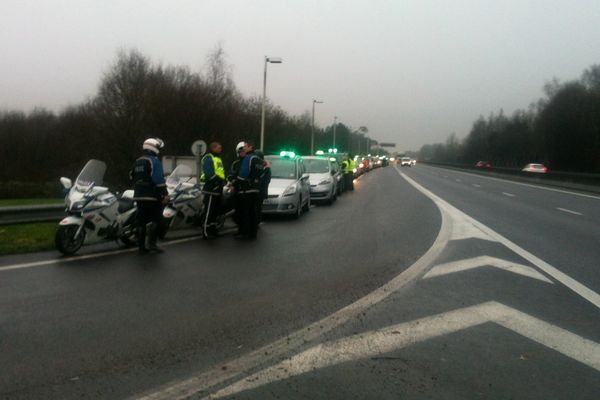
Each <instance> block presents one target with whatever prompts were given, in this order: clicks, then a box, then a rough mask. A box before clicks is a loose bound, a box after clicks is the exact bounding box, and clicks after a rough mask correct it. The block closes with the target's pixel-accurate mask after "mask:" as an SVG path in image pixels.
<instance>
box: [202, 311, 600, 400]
mask: <svg viewBox="0 0 600 400" xmlns="http://www.w3.org/2000/svg"><path fill="white" fill-rule="evenodd" d="M488 322H493V323H496V324H498V325H501V326H503V327H504V328H506V329H510V330H511V331H513V332H515V333H517V334H519V335H521V336H524V337H526V338H528V339H531V340H533V341H535V342H537V343H539V344H541V345H543V346H546V347H548V348H551V349H553V350H555V351H557V352H559V353H561V354H563V355H565V356H567V357H569V358H572V359H574V360H576V361H578V362H580V363H582V364H585V365H587V366H589V367H591V368H594V369H595V370H597V371H600V344H598V343H596V342H594V341H592V340H589V339H586V338H584V337H581V336H579V335H576V334H574V333H572V332H569V331H567V330H565V329H562V328H560V327H558V326H556V325H552V324H549V323H547V322H545V321H542V320H540V319H537V318H535V317H533V316H531V315H528V314H525V313H523V312H521V311H518V310H515V309H513V308H511V307H508V306H505V305H504V304H501V303H497V302H494V301H491V302H487V303H482V304H479V305H476V306H471V307H466V308H462V309H459V310H454V311H449V312H446V313H443V314H437V315H432V316H429V317H425V318H421V319H418V320H414V321H410V322H405V323H401V324H397V325H392V326H388V327H386V328H383V329H378V330H373V331H369V332H364V333H359V334H356V335H353V336H349V337H346V338H343V339H339V340H336V341H332V342H327V343H322V344H319V345H317V346H315V347H312V348H309V349H308V350H306V351H303V352H302V353H299V354H296V355H295V356H293V357H291V358H289V359H287V360H284V361H282V362H280V363H278V364H275V365H273V366H270V367H268V368H265V369H263V370H262V371H259V372H256V373H254V374H252V375H250V376H247V377H245V378H243V379H240V380H238V381H237V382H234V383H233V384H231V385H229V386H227V387H225V388H223V389H221V390H219V391H218V392H216V393H215V394H213V395H209V396H207V397H205V398H210V399H218V398H222V397H226V396H232V395H235V394H238V393H241V392H244V391H247V390H251V389H256V388H259V387H261V386H264V385H268V384H270V383H273V382H278V381H282V380H284V379H288V378H291V377H294V376H298V375H301V374H305V373H310V372H313V371H315V370H318V369H322V368H327V367H331V366H334V365H339V364H341V363H345V362H351V361H355V360H360V359H366V358H371V357H377V356H382V355H385V354H388V353H390V352H393V351H398V350H400V349H403V348H406V347H408V346H411V345H414V344H417V343H421V342H424V341H426V340H429V339H433V338H436V337H440V336H443V335H447V334H450V333H454V332H457V331H461V330H465V329H468V328H471V327H474V326H478V325H482V324H484V323H488Z"/></svg>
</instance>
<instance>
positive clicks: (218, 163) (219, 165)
mask: <svg viewBox="0 0 600 400" xmlns="http://www.w3.org/2000/svg"><path fill="white" fill-rule="evenodd" d="M212 158H213V163H214V166H215V175H217V176H218V177H219V178H221V179H225V168H224V167H223V160H221V157H215V156H212Z"/></svg>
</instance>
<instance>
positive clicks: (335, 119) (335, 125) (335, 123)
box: [333, 117, 337, 149]
mask: <svg viewBox="0 0 600 400" xmlns="http://www.w3.org/2000/svg"><path fill="white" fill-rule="evenodd" d="M336 127H337V117H333V148H334V149H335V128H336Z"/></svg>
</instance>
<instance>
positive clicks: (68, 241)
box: [54, 225, 85, 255]
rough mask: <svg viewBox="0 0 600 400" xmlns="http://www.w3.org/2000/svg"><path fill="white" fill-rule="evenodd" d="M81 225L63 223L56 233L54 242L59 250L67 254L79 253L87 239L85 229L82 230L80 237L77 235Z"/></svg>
mask: <svg viewBox="0 0 600 400" xmlns="http://www.w3.org/2000/svg"><path fill="white" fill-rule="evenodd" d="M78 229H79V225H61V226H59V227H58V229H57V230H56V234H55V235H54V244H55V245H56V248H57V249H58V251H60V252H61V253H63V254H65V255H71V254H75V253H77V251H78V250H79V249H80V248H81V246H82V245H83V241H84V240H85V229H84V230H82V231H81V233H80V234H79V237H77V238H76V237H75V234H76V233H77V230H78Z"/></svg>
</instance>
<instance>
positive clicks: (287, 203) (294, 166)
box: [262, 152, 310, 218]
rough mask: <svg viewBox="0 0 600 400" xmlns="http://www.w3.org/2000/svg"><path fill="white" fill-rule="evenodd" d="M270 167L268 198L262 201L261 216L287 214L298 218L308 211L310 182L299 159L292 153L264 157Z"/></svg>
mask: <svg viewBox="0 0 600 400" xmlns="http://www.w3.org/2000/svg"><path fill="white" fill-rule="evenodd" d="M265 160H266V161H267V162H268V163H269V164H270V166H271V183H270V184H269V193H268V197H267V198H266V199H265V200H264V201H263V208H262V212H263V214H289V215H292V216H293V217H295V218H298V217H300V215H301V214H302V211H309V210H310V181H309V175H308V174H307V173H306V169H305V167H304V162H303V160H302V158H301V157H298V156H296V155H295V154H294V153H292V152H281V154H280V155H279V156H265Z"/></svg>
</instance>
